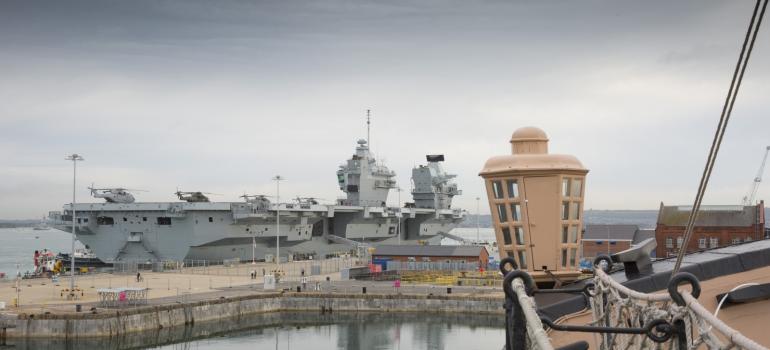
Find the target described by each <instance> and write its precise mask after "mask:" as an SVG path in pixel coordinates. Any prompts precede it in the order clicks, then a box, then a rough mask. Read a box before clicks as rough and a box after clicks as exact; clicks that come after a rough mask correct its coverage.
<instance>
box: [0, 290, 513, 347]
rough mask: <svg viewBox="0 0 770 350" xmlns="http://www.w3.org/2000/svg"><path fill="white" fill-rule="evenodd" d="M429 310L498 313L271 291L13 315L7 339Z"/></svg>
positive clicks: (451, 302)
mask: <svg viewBox="0 0 770 350" xmlns="http://www.w3.org/2000/svg"><path fill="white" fill-rule="evenodd" d="M289 311H292V312H294V311H299V312H319V313H323V314H333V313H336V312H382V313H392V312H407V313H415V312H418V313H420V312H433V313H445V314H448V313H454V314H457V313H470V314H502V313H503V308H502V299H501V298H499V297H497V298H495V297H469V296H460V295H457V296H421V295H390V294H389V295H378V294H366V295H363V294H349V295H344V294H333V295H328V294H309V293H275V294H259V295H250V296H242V297H232V298H224V297H223V298H219V299H212V300H205V301H196V302H188V303H176V302H175V303H173V304H165V305H159V306H145V307H139V308H131V309H119V310H110V309H99V310H98V312H97V313H95V314H94V313H90V312H84V313H78V314H19V315H18V316H17V317H16V318H15V319H11V320H7V321H9V322H12V323H14V322H15V328H9V329H8V334H7V336H8V338H35V337H53V338H68V339H74V338H80V337H119V336H123V335H126V334H128V333H133V332H142V331H149V330H158V329H164V328H169V327H175V326H183V325H190V324H194V323H196V322H210V321H218V320H225V319H228V320H235V321H236V322H237V321H238V320H239V319H240V318H242V317H247V316H249V315H255V314H261V313H275V312H289Z"/></svg>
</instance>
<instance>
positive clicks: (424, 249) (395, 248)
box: [372, 245, 487, 257]
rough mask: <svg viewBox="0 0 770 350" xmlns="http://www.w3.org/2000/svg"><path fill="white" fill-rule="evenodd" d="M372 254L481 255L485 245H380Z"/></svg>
mask: <svg viewBox="0 0 770 350" xmlns="http://www.w3.org/2000/svg"><path fill="white" fill-rule="evenodd" d="M374 249H375V250H374V253H372V255H390V256H475V257H477V256H480V255H481V252H482V249H483V250H484V251H486V250H487V249H486V248H484V247H483V246H475V245H378V246H375V247H374Z"/></svg>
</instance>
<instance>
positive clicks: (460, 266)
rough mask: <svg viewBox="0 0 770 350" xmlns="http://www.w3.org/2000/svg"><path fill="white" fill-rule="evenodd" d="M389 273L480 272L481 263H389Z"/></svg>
mask: <svg viewBox="0 0 770 350" xmlns="http://www.w3.org/2000/svg"><path fill="white" fill-rule="evenodd" d="M386 264H387V266H386V267H387V268H386V270H388V271H478V270H479V263H478V262H476V263H467V262H454V261H450V262H446V261H444V262H439V261H388V262H387V263H386Z"/></svg>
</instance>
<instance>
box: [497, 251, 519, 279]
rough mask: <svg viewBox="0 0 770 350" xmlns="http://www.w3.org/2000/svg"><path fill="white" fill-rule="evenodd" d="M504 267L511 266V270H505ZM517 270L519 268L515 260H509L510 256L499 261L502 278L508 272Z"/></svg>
mask: <svg viewBox="0 0 770 350" xmlns="http://www.w3.org/2000/svg"><path fill="white" fill-rule="evenodd" d="M506 265H511V268H512V269H510V270H506V269H505V266H506ZM518 269H519V266H518V265H516V260H513V258H511V257H510V256H508V257H505V258H503V260H500V272H502V273H503V276H505V275H507V274H508V272H511V271H514V270H518Z"/></svg>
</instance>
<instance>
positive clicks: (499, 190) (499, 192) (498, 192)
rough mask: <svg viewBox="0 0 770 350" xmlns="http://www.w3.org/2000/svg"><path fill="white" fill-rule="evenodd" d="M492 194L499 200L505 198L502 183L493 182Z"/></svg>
mask: <svg viewBox="0 0 770 350" xmlns="http://www.w3.org/2000/svg"><path fill="white" fill-rule="evenodd" d="M492 193H493V194H494V195H495V198H497V199H499V198H503V185H502V184H501V183H500V181H492Z"/></svg>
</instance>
